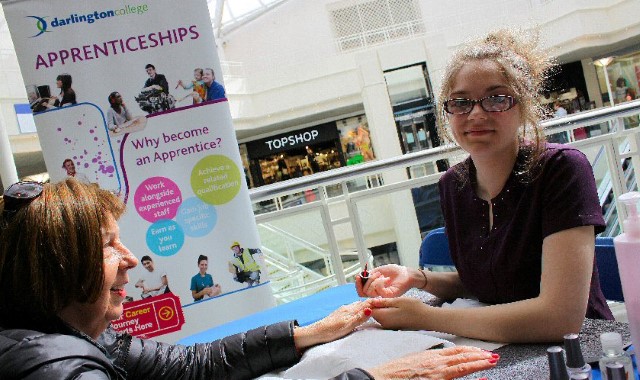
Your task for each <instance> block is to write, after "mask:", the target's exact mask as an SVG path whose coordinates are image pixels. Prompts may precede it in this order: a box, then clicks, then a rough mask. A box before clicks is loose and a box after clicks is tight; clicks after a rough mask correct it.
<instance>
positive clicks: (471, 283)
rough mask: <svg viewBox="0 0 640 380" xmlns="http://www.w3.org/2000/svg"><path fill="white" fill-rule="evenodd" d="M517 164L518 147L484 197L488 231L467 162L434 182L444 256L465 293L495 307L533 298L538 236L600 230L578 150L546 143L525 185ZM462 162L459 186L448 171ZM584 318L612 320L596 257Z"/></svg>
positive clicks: (592, 183) (584, 163)
mask: <svg viewBox="0 0 640 380" xmlns="http://www.w3.org/2000/svg"><path fill="white" fill-rule="evenodd" d="M522 160H523V154H522V150H521V151H520V153H519V154H518V158H517V160H516V164H515V165H514V170H513V171H512V173H511V175H510V176H509V178H508V179H507V182H506V184H505V186H504V188H503V189H502V191H501V192H500V193H499V194H498V195H497V196H496V197H495V198H494V199H492V200H491V201H492V204H493V228H492V229H491V231H489V217H488V213H489V203H488V202H486V201H484V200H482V199H480V198H478V197H477V196H476V192H475V190H474V189H475V182H476V178H475V166H474V165H473V161H472V160H471V158H468V159H467V160H466V161H465V163H461V164H458V165H456V166H455V167H453V168H451V169H449V170H448V171H447V172H446V173H445V174H444V175H443V176H442V178H441V179H440V183H439V187H440V199H441V205H442V212H443V214H444V218H445V226H446V229H447V235H448V238H449V247H450V250H451V257H452V259H453V262H454V263H455V265H456V268H457V270H458V274H459V276H460V280H461V281H462V284H463V285H464V287H465V289H466V290H467V291H469V292H470V293H471V294H473V295H474V296H476V297H477V298H478V300H479V301H481V302H485V303H489V304H501V303H507V302H514V301H520V300H524V299H529V298H535V297H537V296H538V295H539V294H540V278H541V272H542V265H541V264H542V241H543V239H544V238H545V237H547V236H549V235H551V234H553V233H556V232H559V231H562V230H566V229H570V228H574V227H579V226H587V225H592V226H594V227H595V232H596V234H598V233H600V232H602V231H604V227H605V223H604V219H603V218H602V209H601V207H600V204H599V201H598V195H597V190H596V185H595V180H594V178H593V171H592V170H591V164H590V163H589V161H588V160H587V158H586V157H585V156H584V154H582V152H580V151H579V150H577V149H574V148H571V147H568V146H564V145H559V144H547V145H546V149H545V151H544V152H543V154H542V157H541V159H540V167H541V171H540V172H539V175H538V176H537V177H535V178H534V179H533V180H529V181H523V180H522V178H521V177H522V174H518V168H519V167H520V166H521V163H522ZM464 164H466V165H468V167H469V170H468V173H469V177H470V178H468V180H467V181H466V182H465V183H461V181H460V179H459V176H458V174H456V172H455V170H456V169H458V170H460V166H461V165H464ZM523 182H525V183H523ZM567 296H568V297H571V295H567ZM586 316H587V317H588V318H598V319H613V315H612V314H611V311H610V310H609V307H608V306H607V303H606V300H605V298H604V295H603V294H602V291H601V290H600V281H599V279H598V272H597V268H596V266H595V260H594V267H593V273H592V276H591V289H590V292H589V304H588V306H587V314H586Z"/></svg>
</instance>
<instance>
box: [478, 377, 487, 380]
mask: <svg viewBox="0 0 640 380" xmlns="http://www.w3.org/2000/svg"><path fill="white" fill-rule="evenodd" d="M478 380H489V378H487V377H481V378H479V379H478Z"/></svg>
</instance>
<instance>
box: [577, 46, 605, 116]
mask: <svg viewBox="0 0 640 380" xmlns="http://www.w3.org/2000/svg"><path fill="white" fill-rule="evenodd" d="M580 63H582V72H583V73H584V81H585V83H586V84H587V94H588V95H589V99H591V100H592V101H594V102H596V108H600V107H602V95H601V94H600V82H599V81H598V73H597V72H596V66H595V65H594V64H593V60H592V59H591V58H585V59H583V60H581V61H580Z"/></svg>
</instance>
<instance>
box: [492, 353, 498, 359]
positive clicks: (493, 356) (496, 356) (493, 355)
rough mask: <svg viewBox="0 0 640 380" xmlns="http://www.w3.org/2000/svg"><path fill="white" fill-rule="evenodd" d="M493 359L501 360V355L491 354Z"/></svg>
mask: <svg viewBox="0 0 640 380" xmlns="http://www.w3.org/2000/svg"><path fill="white" fill-rule="evenodd" d="M491 357H492V358H494V359H500V355H498V354H491Z"/></svg>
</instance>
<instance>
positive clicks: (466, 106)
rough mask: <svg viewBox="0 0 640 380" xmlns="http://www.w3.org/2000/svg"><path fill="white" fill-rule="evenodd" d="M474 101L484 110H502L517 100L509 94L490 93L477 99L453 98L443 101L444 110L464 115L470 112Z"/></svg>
mask: <svg viewBox="0 0 640 380" xmlns="http://www.w3.org/2000/svg"><path fill="white" fill-rule="evenodd" d="M476 103H477V104H480V107H482V109H483V110H485V111H486V112H504V111H508V110H510V109H511V108H513V107H514V106H515V105H516V104H517V103H518V102H517V101H516V98H514V97H513V96H509V95H491V96H487V97H484V98H482V99H478V100H473V99H465V98H454V99H449V100H447V101H445V102H444V110H445V111H447V113H450V114H453V115H464V114H466V113H469V112H471V110H473V107H474V106H475V105H476Z"/></svg>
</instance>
